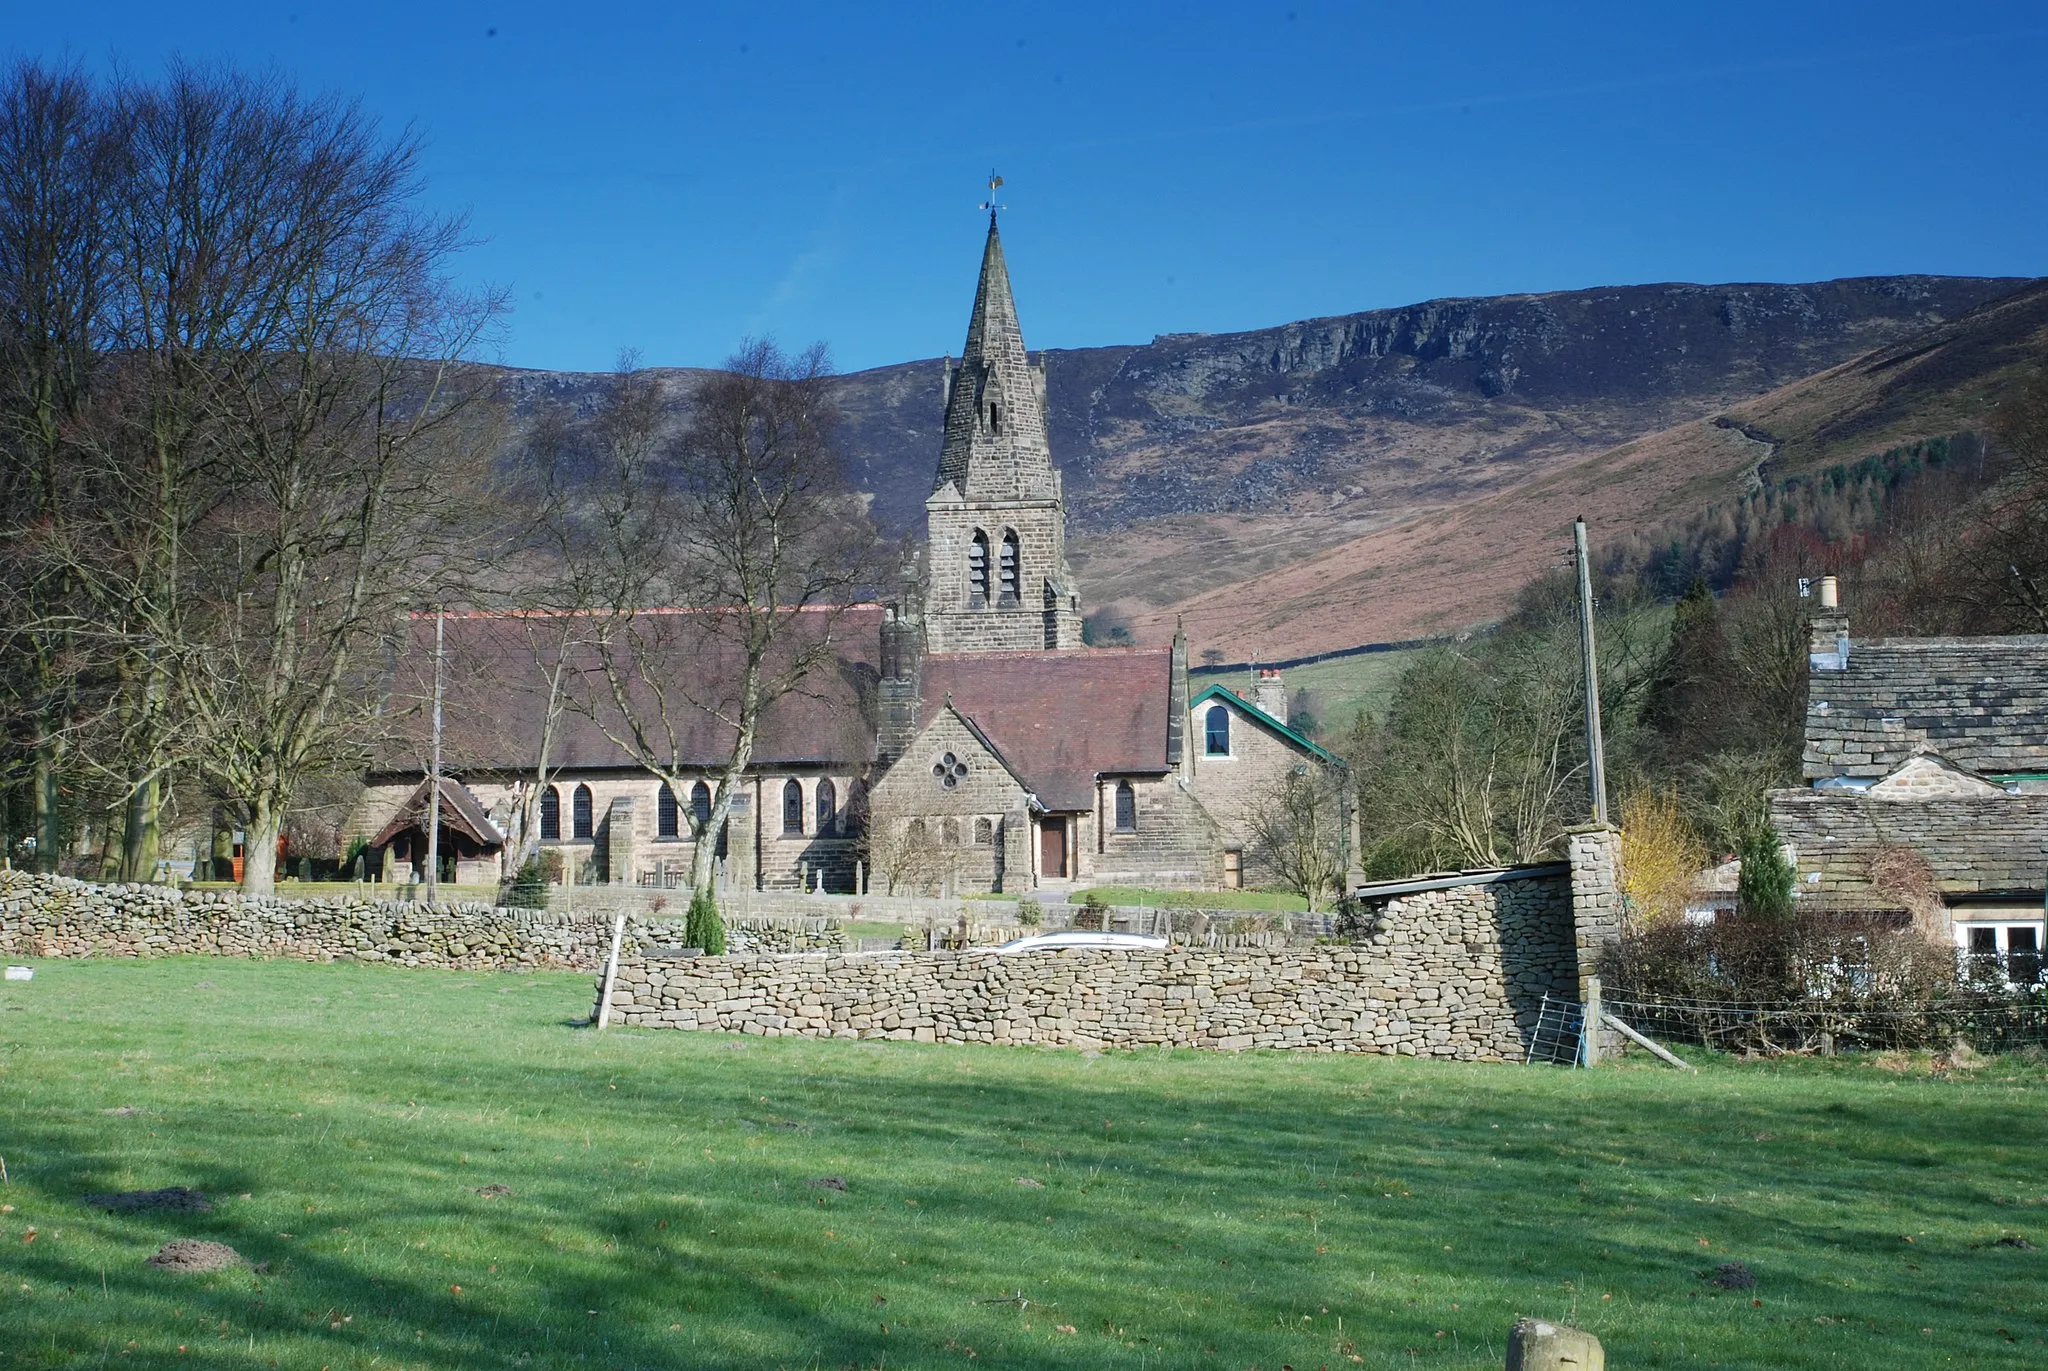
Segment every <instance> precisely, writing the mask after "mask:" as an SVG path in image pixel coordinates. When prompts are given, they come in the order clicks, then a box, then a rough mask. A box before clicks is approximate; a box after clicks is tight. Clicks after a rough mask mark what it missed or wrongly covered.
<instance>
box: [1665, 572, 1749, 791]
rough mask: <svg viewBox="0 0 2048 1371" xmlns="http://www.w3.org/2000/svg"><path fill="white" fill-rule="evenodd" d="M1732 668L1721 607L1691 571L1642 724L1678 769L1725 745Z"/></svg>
mask: <svg viewBox="0 0 2048 1371" xmlns="http://www.w3.org/2000/svg"><path fill="white" fill-rule="evenodd" d="M1732 676H1733V672H1732V670H1731V663H1730V660H1729V652H1728V635H1727V632H1726V630H1725V629H1724V628H1723V627H1722V624H1721V608H1720V605H1719V604H1718V603H1717V602H1716V601H1715V599H1714V592H1713V591H1712V590H1711V589H1709V588H1708V586H1707V582H1706V578H1705V577H1703V576H1695V577H1694V578H1693V580H1692V584H1691V585H1690V586H1688V587H1686V591H1685V594H1684V596H1683V597H1681V598H1680V599H1679V601H1678V604H1677V606H1676V607H1675V608H1674V609H1673V610H1672V614H1671V636H1670V639H1669V641H1668V642H1667V643H1666V644H1665V648H1664V654H1663V657H1662V658H1661V659H1660V660H1659V661H1658V663H1657V669H1656V672H1655V674H1654V675H1653V676H1652V678H1651V681H1650V687H1649V693H1648V699H1647V701H1646V702H1645V704H1644V708H1643V723H1644V724H1645V725H1646V726H1647V727H1648V728H1649V730H1650V732H1651V733H1652V734H1653V735H1654V736H1655V738H1656V740H1657V743H1658V745H1659V747H1660V749H1661V751H1662V752H1663V758H1664V761H1665V763H1666V765H1667V766H1669V767H1670V768H1671V769H1673V770H1676V769H1677V768H1679V767H1681V766H1685V765H1687V764H1690V763H1694V762H1697V761H1699V760H1700V759H1702V758H1703V757H1705V756H1707V755H1708V754H1710V753H1712V752H1715V751H1717V750H1719V749H1720V747H1721V746H1723V745H1724V744H1725V743H1726V742H1727V740H1728V735H1729V732H1730V728H1729V725H1730V723H1731V722H1732V711H1731V703H1732V699H1733V696H1732V694H1731V691H1730V689H1729V686H1730V682H1731V678H1732Z"/></svg>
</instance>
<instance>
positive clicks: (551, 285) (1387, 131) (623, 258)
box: [0, 0, 2048, 370]
mask: <svg viewBox="0 0 2048 1371" xmlns="http://www.w3.org/2000/svg"><path fill="white" fill-rule="evenodd" d="M4 8H5V9H6V10H7V11H8V13H7V18H6V22H5V23H4V25H0V51H9V52H11V54H12V55H14V56H36V57H42V58H62V57H65V56H69V57H71V58H74V59H77V60H79V61H81V62H83V63H85V64H86V65H88V66H90V67H93V68H98V69H111V68H112V67H113V66H115V65H120V66H124V67H126V68H128V69H129V70H132V71H135V72H137V73H139V74H148V73H151V72H154V71H156V70H159V69H160V68H161V66H162V63H163V62H164V60H165V59H166V58H167V57H169V56H171V55H172V54H182V55H184V56H186V57H188V58H196V59H226V60H229V61H233V62H235V63H238V64H242V65H246V66H250V67H254V68H259V69H272V68H274V69H276V70H278V71H281V72H282V73H284V74H286V75H288V76H290V77H292V78H293V79H295V80H296V81H298V82H299V83H300V84H301V85H303V86H305V87H308V88H312V89H317V90H331V91H339V92H344V93H347V94H351V95H355V96H359V97H360V98H361V99H362V101H363V103H364V105H365V106H366V107H367V108H368V109H369V110H370V111H371V112H372V113H373V114H375V115H376V116H377V117H378V118H379V119H380V120H382V121H384V122H385V123H386V124H387V125H388V126H390V127H391V128H393V129H397V128H401V127H403V126H405V125H407V124H411V125H414V126H415V127H416V128H417V129H418V130H419V131H420V132H421V133H423V134H424V135H425V136H426V138H427V141H428V151H427V157H426V170H427V174H428V177H429V181H430V189H429V194H430V196H431V197H432V199H433V201H434V202H435V204H436V205H438V206H440V207H443V208H446V209H450V210H457V211H462V212H465V213H467V215H468V216H469V219H470V224H471V227H472V230H473V231H474V233H475V234H476V235H477V237H478V238H479V239H480V240H481V241H480V242H479V244H478V245H477V246H476V247H475V248H474V249H472V250H471V251H470V252H469V253H468V254H466V256H465V258H464V259H463V264H462V269H463V271H464V272H465V274H467V275H468V276H469V277H471V278H473V279H474V280H476V281H490V282H495V283H499V284H502V285H505V286H507V287H509V288H510V289H511V291H512V293H513V296H514V298H515V300H516V304H517V308H516V311H515V314H514V316H513V318H512V320H511V321H510V329H509V332H508V335H507V338H506V340H505V343H504V349H503V357H502V360H504V361H507V362H510V363H513V364H515V365H522V366H538V367H562V368H589V369H600V368H604V367H607V366H609V365H610V364H611V362H612V359H613V358H614V357H615V356H616V354H617V353H618V351H619V349H621V348H622V347H633V348H637V349H638V350H639V351H640V352H641V354H642V356H643V358H644V359H645V360H646V361H647V362H648V363H650V364H655V365H708V364H715V363H716V362H717V361H718V360H719V359H720V358H721V357H723V356H724V355H725V354H727V353H728V352H729V351H731V349H732V347H733V346H734V344H735V343H737V342H738V340H739V339H740V338H742V337H743V336H746V335H749V334H770V335H773V336H775V337H777V338H779V339H781V340H782V341H784V342H785V343H790V344H794V345H801V344H805V343H808V342H810V341H813V340H816V339H823V340H825V341H826V342H828V343H829V344H830V345H831V347H832V349H833V353H834V356H835V358H836V359H837V361H838V363H839V365H840V366H841V368H842V369H846V370H854V369H859V368H862V367H868V366H875V365H880V364H884V363H887V362H894V361H903V360H908V359H911V358H916V357H927V356H935V355H937V354H939V353H941V352H944V351H948V350H957V349H958V348H959V346H960V339H961V336H962V335H963V334H964V332H965V328H966V312H967V305H968V301H969V295H970V293H971V290H972V287H973V279H974V270H975V264H976V261H977V260H978V254H979V251H980V235H981V223H982V220H981V218H980V216H979V215H978V214H977V212H976V210H975V205H976V203H977V202H978V201H979V200H981V199H982V198H983V195H984V190H983V186H982V181H983V179H984V178H985V177H986V175H987V174H988V172H989V170H990V169H991V168H992V167H993V168H995V169H997V170H999V171H1000V172H1001V173H1002V175H1003V176H1004V178H1005V179H1006V181H1007V182H1008V184H1007V185H1006V187H1005V188H1004V190H1003V192H1002V195H1001V198H1002V200H1003V201H1004V202H1005V203H1006V204H1007V205H1008V206H1009V209H1008V211H1007V213H1006V215H1005V218H1004V242H1005V247H1006V249H1007V251H1008V253H1009V258H1010V264H1011V269H1012V273H1013V276H1014V277H1015V279H1016V281H1017V286H1018V293H1019V307H1020V312H1021V314H1022V316H1023V320H1024V326H1025V332H1026V339H1027V341H1028V342H1029V343H1030V344H1031V345H1032V346H1033V347H1079V346H1089V345H1094V344H1102V343H1115V342H1142V341H1144V340H1145V339H1147V338H1149V337H1151V336H1152V335H1153V334H1154V333H1164V332H1175V331H1184V330H1206V331H1210V332H1221V331H1226V330H1231V329H1243V328H1255V327H1260V326H1263V325H1268V324H1276V323H1281V322H1285V321H1287V320H1291V319H1297V318H1303V317H1309V316H1315V315H1325V314H1341V313H1346V312H1349V311H1353V310H1360V309H1369V308H1374V307H1378V306H1385V305H1399V304H1407V303H1411V302H1414V301H1417V300H1422V299H1427V298H1431V297H1435V296H1446V295H1487V294H1496V293H1503V292H1512V291H1540V290H1556V289H1568V288H1572V287H1580V286H1589V285H1604V284H1622V283H1634V282H1646V281H1666V280H1690V281H1729V280H1766V281H1794V280H1813V279H1821V278H1826V277H1833V276H1852V275H1868V274H1879V273H1891V272H1938V273H1957V274H1987V275H1991V274H1996V275H2035V274H2041V273H2048V176H2044V175H2043V172H2044V169H2048V158H2044V153H2048V99H2044V91H2048V7H2044V6H2042V5H2041V4H2039V2H2038V0H2034V2H2033V3H2024V4H2023V3H1990V2H1989V0H1985V2H1983V3H1979V2H1978V0H1947V2H1946V3H1943V4H1940V5H1930V4H1927V3H1924V0H1921V2H1920V3H1892V2H1891V0H1871V2H1868V3H1843V4H1805V3H1794V2H1792V0H1780V3H1775V4H1755V3H1749V2H1748V0H1728V2H1727V3H1719V4H1711V5H1693V4H1677V3H1664V2H1663V0H1656V2H1655V3H1644V2H1643V0H1633V2H1632V3H1626V4H1583V5H1552V4H1528V3H1521V4H1490V3H1462V4H1455V5H1448V4H1423V5H1418V4H1415V3H1413V0H1404V3H1401V4H1397V5H1385V4H1379V3H1368V2H1367V0H1351V2H1350V3H1321V2H1320V0H1280V3H1274V4H1266V3H1262V2H1261V0H1236V3H1216V4H1176V5H1165V4H1159V5H1154V4H1128V5H1126V4H1116V3H1109V2H1105V0H1097V3H1094V4H1086V5H1069V4H1047V3H1033V4H1009V5H991V4H986V3H980V4H976V3H968V4H929V3H927V4H918V5H901V6H899V5H893V4H880V3H877V4H860V5H822V4H807V3H801V2H800V0H790V2H789V3H785V4H782V5H778V6H768V5H710V4H670V5H641V4H625V3H592V4H583V5H562V4H554V5H550V4H540V3H533V2H532V0H507V3H500V4H471V3H464V2H462V0H452V2H444V3H436V4H432V5H427V4H421V3H419V0H412V2H411V3H402V4H390V3H384V2H383V0H361V2H360V3H352V4H347V5H335V4H321V5H315V4H312V3H300V0H277V3H273V4H266V5H249V4H242V3H235V2H234V0H215V2H214V3H207V4H178V3H169V4H166V3H162V0H157V3H150V4H142V3H135V0H95V2H94V3H91V4H77V5H70V6H62V5H35V6H30V5H29V4H27V3H26V0H8V3H7V4H6V5H5V7H4Z"/></svg>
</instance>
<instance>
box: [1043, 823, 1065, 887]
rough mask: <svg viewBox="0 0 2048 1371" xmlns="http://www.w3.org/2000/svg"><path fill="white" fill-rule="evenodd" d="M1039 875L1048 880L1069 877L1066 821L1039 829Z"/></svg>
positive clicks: (1045, 825) (1044, 825)
mask: <svg viewBox="0 0 2048 1371" xmlns="http://www.w3.org/2000/svg"><path fill="white" fill-rule="evenodd" d="M1038 874H1039V875H1040V876H1042V877H1045V878H1047V879H1048V880H1052V879H1057V880H1064V879H1066V875H1067V825H1066V823H1065V821H1064V820H1060V821H1055V822H1053V823H1049V824H1041V825H1039V828H1038Z"/></svg>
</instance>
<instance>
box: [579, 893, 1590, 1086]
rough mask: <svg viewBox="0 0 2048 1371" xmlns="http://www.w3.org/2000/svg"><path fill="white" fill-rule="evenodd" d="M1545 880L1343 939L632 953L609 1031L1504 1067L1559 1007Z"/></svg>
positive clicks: (1424, 898) (1448, 896)
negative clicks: (1115, 948) (1300, 944)
mask: <svg viewBox="0 0 2048 1371" xmlns="http://www.w3.org/2000/svg"><path fill="white" fill-rule="evenodd" d="M1577 976H1578V958H1577V954H1576V949H1575V947H1574V932H1573V923H1572V914H1571V905H1570V889H1569V885H1568V882H1567V881H1566V880H1565V879H1564V878H1563V877H1561V876H1555V877H1549V878H1544V879H1531V880H1518V881H1508V882H1502V883H1499V884H1494V885H1480V886H1464V887H1459V888H1454V889H1450V890H1433V891H1424V892H1421V893H1417V894H1413V895H1406V896H1401V897H1397V898H1395V899H1393V900H1391V901H1389V902H1388V904H1387V906H1386V907H1385V909H1384V910H1383V911H1382V913H1381V915H1380V917H1379V920H1378V923H1377V925H1376V927H1375V929H1374V931H1373V932H1372V933H1371V934H1370V936H1369V937H1367V938H1366V939H1365V940H1363V941H1361V942H1359V943H1356V944H1346V945H1325V946H1320V947H1312V948H1287V949H1271V950H1267V949H1257V950H1245V951H1227V952H1225V951H1210V950H1208V949H1198V948H1181V947H1175V948H1173V949H1170V950H1168V951H1164V952H1120V951H1119V952H1108V951H1089V952H1057V953H1030V954H1013V955H1007V956H1004V955H997V954H994V953H991V952H983V951H967V952H957V953H955V952H938V953H929V954H908V953H895V954H892V953H880V954H864V955H856V956H826V957H781V958H774V957H719V958H707V959H703V960H697V961H674V960H667V959H653V960H648V959H636V960H634V961H631V962H628V963H627V964H625V965H624V966H622V967H621V969H620V972H619V978H618V982H617V984H616V985H615V986H614V988H613V992H612V1021H613V1022H616V1023H625V1024H633V1025H639V1026H642V1027H649V1028H681V1029H700V1030H701V1029H709V1030H724V1031H728V1032H740V1033H752V1034H763V1035H768V1036H801V1037H813V1038H824V1037H832V1038H897V1039H912V1040H916V1041H920V1042H953V1043H972V1042H979V1043H1053V1044H1067V1045H1075V1046H1084V1047H1085V1046H1100V1047H1142V1046H1150V1045H1154V1044H1160V1045H1168V1046H1175V1047H1196V1048H1212V1049H1221V1050H1226V1051H1227V1050H1234V1049H1241V1048H1253V1047H1271V1048H1295V1049H1306V1050H1314V1051H1326V1052H1380V1053H1387V1054H1396V1053H1398V1054H1403V1055H1411V1056H1424V1057H1451V1058H1458V1059H1462V1060H1501V1059H1509V1060H1514V1059H1519V1058H1520V1057H1521V1056H1522V1055H1523V1048H1524V1044H1525V1043H1526V1042H1527V1040H1528V1036H1529V1034H1530V1033H1531V1032H1532V1031H1533V1029H1534V1027H1535V1022H1536V1015H1537V1013H1538V1010H1539V1009H1540V1006H1541V1004H1542V1000H1543V996H1544V995H1545V994H1546V993H1548V994H1551V995H1563V996H1567V997H1575V996H1576V992H1577Z"/></svg>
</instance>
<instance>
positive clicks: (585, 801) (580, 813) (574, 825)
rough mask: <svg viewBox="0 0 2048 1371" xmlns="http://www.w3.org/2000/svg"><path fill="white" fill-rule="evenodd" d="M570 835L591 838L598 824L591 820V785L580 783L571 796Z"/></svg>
mask: <svg viewBox="0 0 2048 1371" xmlns="http://www.w3.org/2000/svg"><path fill="white" fill-rule="evenodd" d="M569 825H570V827H569V836H570V837H572V838H589V837H590V836H591V834H592V832H593V831H594V829H595V827H596V825H595V824H593V823H592V822H591V805H590V787H589V786H587V785H579V786H577V787H576V793H575V794H574V795H572V796H570V797H569Z"/></svg>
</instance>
